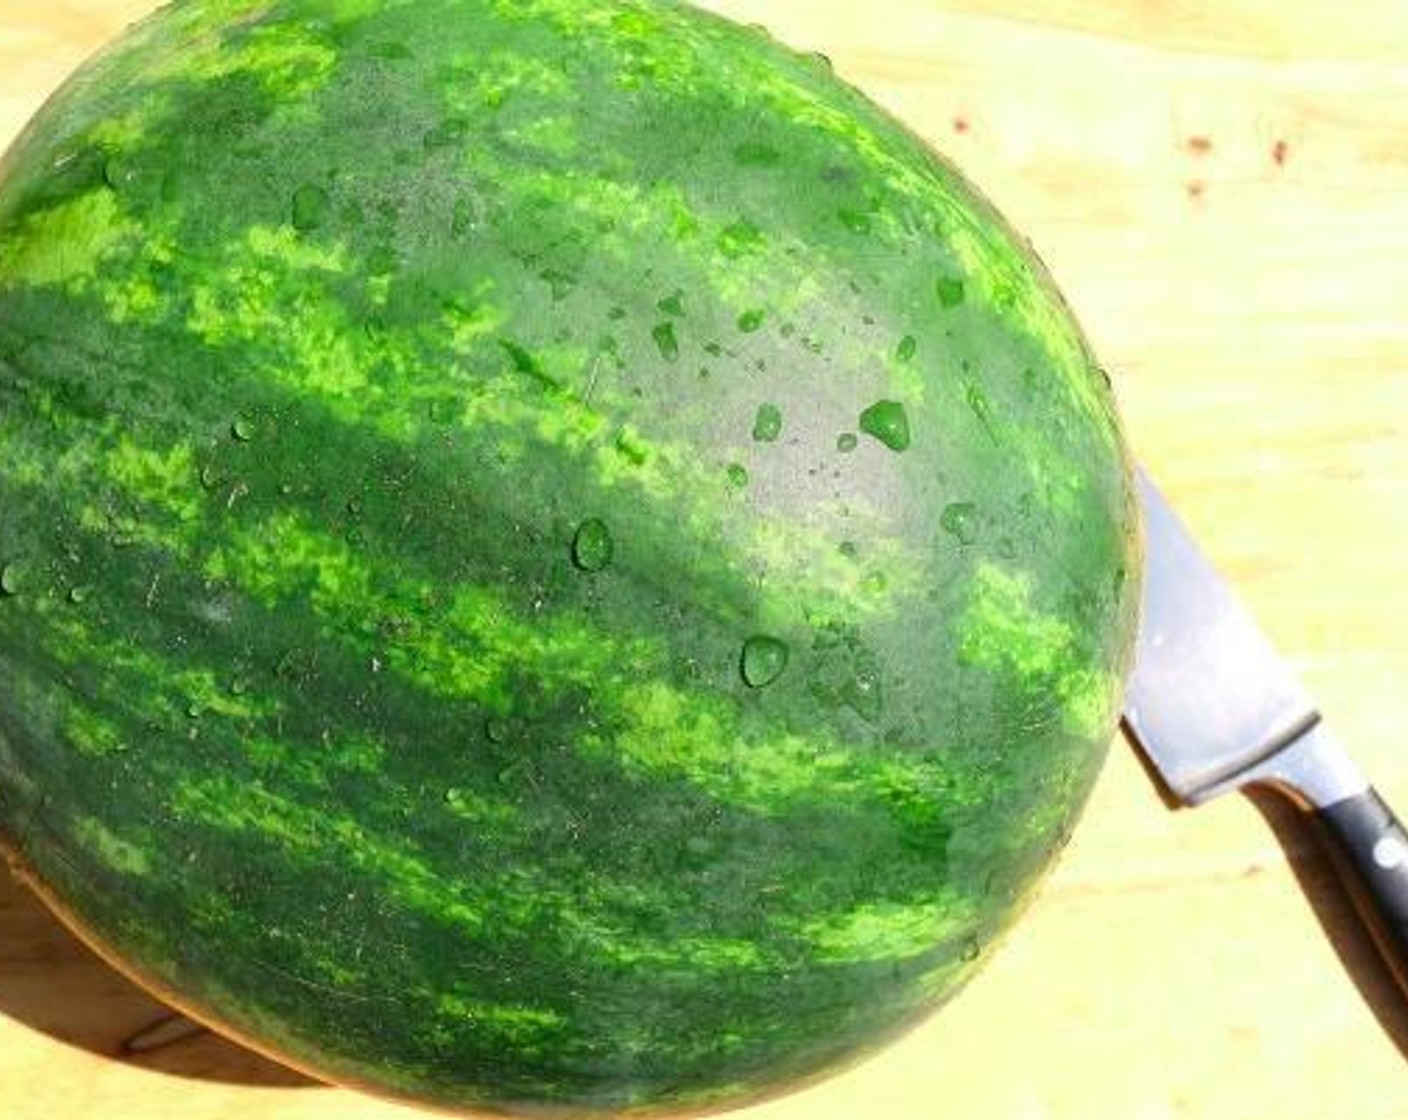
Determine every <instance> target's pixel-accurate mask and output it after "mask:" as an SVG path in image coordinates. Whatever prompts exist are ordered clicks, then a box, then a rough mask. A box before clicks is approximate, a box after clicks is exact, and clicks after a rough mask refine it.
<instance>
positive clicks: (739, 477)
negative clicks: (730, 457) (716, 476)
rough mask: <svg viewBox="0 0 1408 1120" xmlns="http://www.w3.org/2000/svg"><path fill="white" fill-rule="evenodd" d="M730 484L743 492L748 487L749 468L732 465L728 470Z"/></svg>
mask: <svg viewBox="0 0 1408 1120" xmlns="http://www.w3.org/2000/svg"><path fill="white" fill-rule="evenodd" d="M725 473H726V474H727V475H728V484H729V485H730V486H732V487H734V489H736V490H741V489H743V487H745V486H747V485H748V468H747V467H745V466H744V465H743V464H742V463H730V464H729V465H728V470H727V471H726V472H725Z"/></svg>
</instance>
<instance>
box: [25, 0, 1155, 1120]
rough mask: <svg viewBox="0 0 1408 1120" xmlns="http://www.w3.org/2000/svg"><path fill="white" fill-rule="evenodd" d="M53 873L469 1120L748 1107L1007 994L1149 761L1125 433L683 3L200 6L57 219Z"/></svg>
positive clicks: (984, 284) (33, 481)
mask: <svg viewBox="0 0 1408 1120" xmlns="http://www.w3.org/2000/svg"><path fill="white" fill-rule="evenodd" d="M0 511H3V515H0V841H3V846H4V847H5V848H6V849H8V850H9V852H10V853H11V854H12V856H13V858H14V860H15V861H16V862H17V863H18V864H19V865H20V866H21V867H22V868H23V870H24V873H25V874H26V875H27V876H28V877H29V878H30V879H31V881H33V882H34V883H35V884H36V886H37V887H38V888H39V889H40V890H41V892H42V893H43V895H44V896H45V897H46V899H48V900H49V901H50V903H51V904H52V905H54V906H55V908H56V909H58V910H59V911H60V912H61V913H62V914H63V915H64V916H65V917H66V918H67V919H68V920H69V921H70V922H71V923H73V924H74V925H75V927H77V928H78V929H80V930H81V931H82V932H83V934H84V935H85V936H86V937H88V938H89V939H90V940H91V941H92V942H93V943H95V944H96V945H98V946H99V947H100V948H101V949H102V951H103V952H104V953H105V954H107V955H108V956H109V958H111V959H112V960H114V961H116V962H118V963H119V964H120V965H121V966H122V967H123V968H125V969H127V970H128V971H129V972H131V973H132V974H133V975H135V976H137V977H138V978H139V979H141V980H142V981H143V982H145V983H147V984H149V985H150V986H151V987H153V988H154V989H155V990H157V991H158V992H161V993H163V994H165V995H166V996H167V997H168V998H170V999H172V1000H173V1001H174V1002H176V1003H178V1004H179V1005H180V1006H182V1007H184V1008H186V1009H187V1010H189V1012H190V1013H192V1014H194V1015H196V1016H198V1017H199V1018H201V1019H203V1020H205V1021H207V1022H210V1023H212V1024H214V1025H216V1026H217V1027H219V1028H220V1029H222V1030H225V1031H227V1032H229V1033H231V1034H233V1035H235V1036H236V1037H239V1038H242V1039H245V1040H246V1041H249V1042H251V1043H252V1044H254V1045H256V1046H258V1047H260V1048H262V1049H264V1050H266V1051H268V1052H270V1053H272V1054H275V1055H277V1056H279V1057H281V1058H283V1059H284V1060H286V1061H289V1062H291V1063H293V1064H295V1065H297V1066H299V1067H301V1068H304V1069H306V1070H310V1071H312V1072H314V1073H316V1074H318V1075H319V1076H322V1077H325V1078H328V1079H332V1080H335V1081H338V1082H342V1083H345V1084H350V1085H355V1086H361V1087H365V1088H368V1089H371V1090H374V1091H377V1092H381V1093H385V1094H389V1095H393V1096H397V1097H402V1098H406V1099H410V1100H416V1101H423V1102H427V1103H431V1104H434V1105H438V1106H441V1107H445V1108H452V1109H454V1108H459V1109H466V1110H479V1109H485V1110H509V1111H514V1110H524V1111H532V1112H534V1113H535V1114H553V1113H560V1114H562V1115H572V1116H581V1115H586V1114H589V1113H593V1112H600V1113H610V1112H668V1111H671V1110H680V1109H699V1108H704V1107H712V1106H722V1105H727V1104H735V1103H738V1102H739V1101H742V1100H746V1099H751V1098H754V1097H757V1096H759V1095H762V1094H767V1093H771V1092H776V1091H779V1090H781V1089H783V1088H785V1087H787V1086H789V1085H792V1084H795V1083H797V1082H799V1081H802V1080H805V1079H808V1078H812V1077H815V1076H818V1075H820V1074H822V1073H824V1072H826V1071H829V1070H832V1069H835V1068H837V1066H838V1065H841V1064H844V1063H845V1062H848V1061H851V1060H854V1059H855V1058H856V1057H857V1056H859V1055H862V1054H864V1053H867V1052H869V1051H870V1050H872V1049H874V1048H875V1047H876V1046H878V1045H879V1044H881V1043H882V1042H883V1041H884V1040H886V1039H887V1038H890V1037H892V1036H893V1035H894V1034H895V1033H896V1032H897V1031H899V1030H901V1029H903V1028H905V1027H906V1026H908V1025H910V1024H912V1023H913V1022H915V1021H916V1020H917V1019H919V1018H920V1017H922V1016H923V1015H924V1014H926V1013H927V1012H929V1011H931V1010H932V1009H933V1008H935V1007H937V1006H938V1005H940V1004H941V1003H942V1002H943V1001H944V1000H946V999H947V998H948V997H950V996H951V995H952V994H953V993H954V992H955V991H956V990H957V989H958V987H959V986H960V985H961V984H962V983H963V982H964V981H965V980H966V979H967V978H968V977H969V976H970V974H971V973H972V972H973V970H974V969H975V968H976V967H977V964H978V963H979V962H980V961H981V959H982V956H983V953H984V952H985V951H986V949H987V948H988V946H990V944H991V943H992V941H993V940H994V938H995V937H997V936H998V935H999V934H1000V933H1001V931H1002V930H1003V929H1005V928H1006V927H1007V926H1008V924H1009V923H1010V922H1011V921H1012V919H1013V918H1014V916H1015V915H1016V914H1017V913H1018V912H1019V911H1020V909H1021V907H1022V905H1023V903H1024V902H1025V900H1026V899H1027V898H1028V897H1029V895H1030V892H1031V890H1032V888H1033V886H1034V885H1035V883H1036V882H1037V881H1038V879H1039V877H1040V874H1041V872H1042V871H1043V869H1044V868H1046V867H1047V865H1048V864H1049V862H1050V860H1051V858H1052V856H1053V854H1054V852H1055V851H1056V850H1057V849H1059V847H1060V845H1061V844H1062V842H1063V840H1064V839H1065V838H1066V836H1067V835H1068V834H1069V831H1070V829H1071V827H1072V825H1073V822H1074V819H1075V817H1076V815H1077V813H1078V812H1079V809H1080V806H1081V805H1082V803H1083V801H1084V799H1085V796H1086V793H1087V791H1088V788H1089V786H1090V784H1091V782H1092V780H1093V777H1094V775H1095V773H1096V771H1097V769H1098V766H1099V763H1100V760H1101V758H1102V755H1103V752H1104V749H1105V746H1106V743H1107V740H1108V739H1109V737H1110V736H1111V734H1112V731H1113V727H1114V722H1115V717H1116V711H1117V705H1118V698H1119V694H1120V690H1121V685H1122V678H1123V675H1124V673H1125V670H1126V668H1127V663H1128V657H1129V650H1130V642H1131V638H1132V631H1133V625H1134V612H1135V606H1136V603H1137V599H1138V583H1139V580H1138V572H1139V559H1140V558H1139V543H1138V541H1139V537H1138V527H1137V524H1136V521H1135V508H1134V506H1133V503H1132V501H1131V489H1130V475H1129V467H1128V460H1127V457H1126V453H1125V450H1124V447H1123V444H1122V440H1121V435H1120V430H1119V426H1118V422H1117V419H1116V416H1115V411H1114V406H1113V403H1112V400H1111V396H1110V392H1109V388H1108V386H1107V384H1106V382H1105V380H1104V379H1103V377H1102V375H1101V374H1100V372H1099V370H1098V368H1097V367H1096V365H1095V364H1094V362H1093V360H1092V358H1091V355H1090V353H1089V351H1088V349H1087V347H1086V345H1085V344H1084V342H1083V341H1082V338H1081V335H1080V333H1079V331H1078V329H1077V327H1076V326H1075V324H1074V323H1073V322H1072V320H1071V317H1070V315H1069V313H1068V311H1067V310H1066V308H1065V307H1064V305H1063V304H1062V302H1061V300H1060V298H1059V297H1058V296H1057V294H1056V292H1055V290H1054V288H1053V287H1052V285H1051V283H1050V281H1049V279H1048V278H1047V276H1046V274H1045V272H1044V271H1043V269H1042V267H1041V265H1040V264H1039V262H1037V261H1036V260H1035V258H1034V257H1033V256H1032V255H1031V253H1030V251H1029V250H1028V249H1027V248H1026V247H1025V245H1024V244H1023V242H1022V241H1021V240H1020V239H1019V238H1017V237H1016V236H1015V235H1014V234H1013V233H1012V232H1011V231H1010V230H1009V229H1008V227H1007V226H1006V225H1005V224H1004V223H1003V221H1002V220H1001V219H1000V217H999V216H998V215H997V214H996V213H995V212H994V211H993V210H992V209H991V207H989V206H988V205H987V204H986V203H985V202H984V201H983V200H982V199H981V197H980V196H978V195H977V194H976V193H975V191H974V190H973V189H972V188H971V187H969V186H968V185H966V184H965V182H964V181H963V180H962V179H961V177H960V176H959V175H958V174H957V173H956V172H955V170H954V169H953V168H952V167H951V166H950V165H948V164H947V163H945V162H944V161H943V160H941V159H940V158H939V157H937V156H936V155H934V154H933V153H931V152H930V151H928V150H927V149H926V148H925V147H924V146H923V144H922V143H920V142H919V141H918V140H917V139H916V138H914V137H913V136H912V135H911V134H909V133H908V132H907V131H905V130H904V129H903V128H902V127H901V126H900V125H899V124H897V123H896V122H895V121H893V120H892V119H891V118H889V117H887V116H886V115H885V114H884V113H882V112H881V111H880V110H878V109H877V108H875V107H874V106H873V105H872V104H871V103H870V102H868V101H867V100H866V99H865V98H864V97H862V96H861V95H860V94H859V93H857V92H856V91H854V90H852V89H850V88H849V87H847V86H846V85H844V84H842V83H841V82H839V81H838V80H837V79H836V78H835V77H834V76H833V74H832V73H831V72H830V70H829V68H828V67H827V66H826V64H825V62H824V60H821V59H819V58H817V57H814V56H802V55H799V54H796V53H794V52H792V51H790V50H788V49H786V48H784V47H783V46H780V45H778V44H777V43H775V42H773V41H772V40H771V39H769V38H768V37H767V36H766V35H765V34H764V33H762V32H761V31H759V30H756V29H745V28H740V27H737V26H734V25H732V24H730V23H727V22H725V21H723V20H720V19H718V18H716V17H713V16H709V15H706V14H702V13H700V12H698V11H695V10H693V9H691V8H689V7H687V6H684V5H680V4H673V3H665V2H656V0H512V2H508V0H414V2H411V0H376V2H372V0H182V2H178V3H176V4H174V5H172V6H170V7H168V8H166V9H164V10H162V11H161V12H159V13H158V14H156V15H154V16H153V17H151V18H149V19H148V20H146V21H144V22H143V23H141V24H139V25H137V26H136V27H135V28H133V29H132V30H131V31H130V32H129V33H128V34H127V35H126V36H125V37H124V38H123V39H122V40H121V41H120V42H118V43H117V44H116V45H114V46H113V47H112V48H110V49H109V50H107V51H106V52H104V53H103V54H102V55H101V56H99V57H98V58H97V59H95V60H94V61H93V62H91V63H90V64H89V65H88V66H86V67H85V68H84V69H83V70H82V71H81V72H80V74H79V75H78V76H76V77H75V78H74V79H73V80H72V81H71V82H70V83H69V84H68V85H66V86H65V88H64V89H63V90H62V91H61V92H60V93H59V94H57V95H56V97H55V98H54V99H53V100H52V101H51V102H50V104H49V105H47V106H46V107H45V109H44V110H43V111H42V112H41V113H40V115H39V116H38V118H37V119H36V120H35V122H34V123H33V124H32V125H31V127H30V128H29V129H28V130H27V131H26V132H25V134H24V135H23V136H22V137H21V139H20V140H19V141H18V142H17V144H16V145H15V146H14V147H13V148H12V150H11V151H10V152H9V153H8V155H7V156H6V157H5V159H4V162H3V164H0Z"/></svg>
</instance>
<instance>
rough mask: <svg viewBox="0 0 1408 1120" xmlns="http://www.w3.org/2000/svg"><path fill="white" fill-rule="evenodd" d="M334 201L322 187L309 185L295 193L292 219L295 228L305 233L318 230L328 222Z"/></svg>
mask: <svg viewBox="0 0 1408 1120" xmlns="http://www.w3.org/2000/svg"><path fill="white" fill-rule="evenodd" d="M331 205H332V200H331V199H329V198H328V192H327V191H325V190H323V188H322V187H319V186H316V185H315V184H312V183H307V184H305V185H304V186H301V187H299V188H298V189H297V190H296V191H294V192H293V201H292V203H291V205H290V210H291V214H290V217H291V219H292V221H293V228H294V229H296V230H299V231H301V232H304V233H308V232H311V231H312V230H315V229H318V228H319V227H321V226H322V225H323V223H324V222H326V221H327V217H328V210H329V209H330V208H331Z"/></svg>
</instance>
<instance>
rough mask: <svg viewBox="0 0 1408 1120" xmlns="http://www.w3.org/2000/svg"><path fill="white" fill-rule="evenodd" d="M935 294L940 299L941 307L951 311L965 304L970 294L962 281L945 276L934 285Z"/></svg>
mask: <svg viewBox="0 0 1408 1120" xmlns="http://www.w3.org/2000/svg"><path fill="white" fill-rule="evenodd" d="M934 294H935V295H936V296H938V297H939V306H941V307H942V308H943V309H944V310H945V311H951V310H952V309H953V308H955V307H958V306H959V305H960V304H962V303H963V301H964V299H966V298H967V294H968V293H967V290H966V289H965V287H964V284H963V281H962V280H959V279H957V278H956V277H949V276H945V277H943V278H942V279H940V280H939V281H938V282H937V283H936V284H935V285H934Z"/></svg>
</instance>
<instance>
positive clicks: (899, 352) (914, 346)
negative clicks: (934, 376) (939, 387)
mask: <svg viewBox="0 0 1408 1120" xmlns="http://www.w3.org/2000/svg"><path fill="white" fill-rule="evenodd" d="M918 350H919V343H918V342H917V341H916V340H915V337H914V336H913V335H912V334H907V335H905V336H904V337H903V338H902V339H900V344H899V346H897V347H896V348H895V357H896V358H898V359H899V360H900V361H902V362H909V361H913V360H914V355H915V354H916V353H917V352H918Z"/></svg>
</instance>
